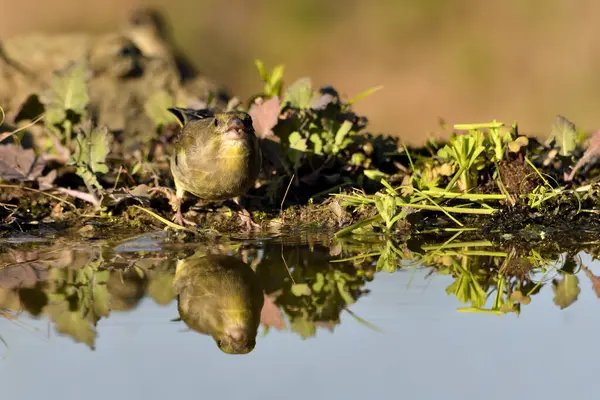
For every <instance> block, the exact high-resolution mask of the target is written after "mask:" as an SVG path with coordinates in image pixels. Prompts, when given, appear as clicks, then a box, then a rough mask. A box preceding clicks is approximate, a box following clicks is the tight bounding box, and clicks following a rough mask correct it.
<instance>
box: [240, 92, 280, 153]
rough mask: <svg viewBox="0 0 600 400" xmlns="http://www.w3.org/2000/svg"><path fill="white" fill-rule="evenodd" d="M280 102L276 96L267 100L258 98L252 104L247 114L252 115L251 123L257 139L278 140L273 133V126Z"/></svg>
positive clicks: (277, 118)
mask: <svg viewBox="0 0 600 400" xmlns="http://www.w3.org/2000/svg"><path fill="white" fill-rule="evenodd" d="M280 109H281V102H280V101H279V98H278V97H276V96H275V97H271V98H270V99H269V100H266V101H264V100H262V99H259V100H258V102H255V103H254V104H252V107H250V111H248V114H250V116H251V117H252V125H253V126H254V131H255V132H256V137H258V138H259V139H270V140H275V141H277V142H279V138H278V137H277V136H275V134H274V133H273V128H274V127H275V125H277V121H278V120H279V110H280Z"/></svg>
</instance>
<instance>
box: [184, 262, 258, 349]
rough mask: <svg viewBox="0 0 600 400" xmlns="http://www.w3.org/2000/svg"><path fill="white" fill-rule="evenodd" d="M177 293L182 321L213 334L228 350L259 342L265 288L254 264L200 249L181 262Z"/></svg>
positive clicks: (244, 347)
mask: <svg viewBox="0 0 600 400" xmlns="http://www.w3.org/2000/svg"><path fill="white" fill-rule="evenodd" d="M173 291H174V292H175V294H176V295H177V310H178V312H179V316H180V319H181V320H182V321H183V322H184V323H185V324H186V325H187V326H188V327H189V328H191V329H193V330H195V331H197V332H199V333H202V334H207V335H210V336H212V337H213V340H214V341H215V343H216V344H217V347H218V348H219V349H220V350H221V351H223V352H224V353H227V354H247V353H249V352H251V351H252V350H253V349H254V347H255V346H256V335H257V332H258V327H259V325H260V314H261V310H262V307H263V305H264V292H263V288H262V286H261V283H260V281H259V279H258V276H257V275H256V274H255V272H254V271H253V270H252V268H251V267H250V266H249V265H247V264H245V263H244V262H242V261H241V260H239V259H238V258H236V257H233V256H229V255H221V254H205V253H203V252H202V251H197V252H196V253H194V254H193V255H192V256H190V257H188V258H184V259H181V260H178V261H177V268H176V271H175V278H174V280H173Z"/></svg>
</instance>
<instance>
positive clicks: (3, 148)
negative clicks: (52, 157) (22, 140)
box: [0, 144, 46, 182]
mask: <svg viewBox="0 0 600 400" xmlns="http://www.w3.org/2000/svg"><path fill="white" fill-rule="evenodd" d="M45 165H46V161H45V159H44V157H43V156H38V155H36V154H35V152H34V151H33V150H32V149H24V148H22V147H21V146H17V145H14V144H5V145H0V179H2V180H5V181H10V180H17V181H21V182H22V181H31V180H35V179H36V178H37V177H39V176H40V175H41V174H42V171H43V170H44V166H45Z"/></svg>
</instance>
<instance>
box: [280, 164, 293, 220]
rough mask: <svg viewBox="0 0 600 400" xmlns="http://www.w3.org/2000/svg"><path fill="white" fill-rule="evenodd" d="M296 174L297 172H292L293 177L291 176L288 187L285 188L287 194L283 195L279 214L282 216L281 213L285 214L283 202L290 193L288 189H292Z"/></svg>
mask: <svg viewBox="0 0 600 400" xmlns="http://www.w3.org/2000/svg"><path fill="white" fill-rule="evenodd" d="M295 176H296V174H292V177H291V178H290V183H288V186H287V189H285V194H284V195H283V200H281V205H280V206H279V216H281V214H283V203H285V199H286V197H287V195H288V191H289V190H290V186H292V182H293V181H294V177H295Z"/></svg>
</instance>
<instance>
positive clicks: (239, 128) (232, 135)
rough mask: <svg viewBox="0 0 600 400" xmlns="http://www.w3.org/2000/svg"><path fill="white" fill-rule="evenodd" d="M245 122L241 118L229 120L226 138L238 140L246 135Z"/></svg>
mask: <svg viewBox="0 0 600 400" xmlns="http://www.w3.org/2000/svg"><path fill="white" fill-rule="evenodd" d="M245 133H246V131H245V130H244V122H243V121H242V120H241V119H239V118H232V119H230V120H229V122H227V130H226V131H225V139H230V140H238V139H241V138H243V137H244V135H245Z"/></svg>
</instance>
